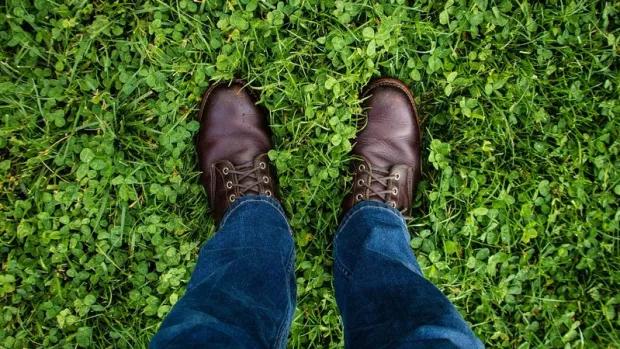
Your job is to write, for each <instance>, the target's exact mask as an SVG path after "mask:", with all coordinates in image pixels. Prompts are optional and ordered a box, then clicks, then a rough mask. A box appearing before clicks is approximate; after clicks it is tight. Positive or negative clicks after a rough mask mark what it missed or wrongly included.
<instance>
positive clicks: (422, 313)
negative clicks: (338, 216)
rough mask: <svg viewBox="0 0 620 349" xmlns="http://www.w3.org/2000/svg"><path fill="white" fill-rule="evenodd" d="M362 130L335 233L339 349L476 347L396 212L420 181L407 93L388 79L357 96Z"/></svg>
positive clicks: (403, 209) (414, 118)
mask: <svg viewBox="0 0 620 349" xmlns="http://www.w3.org/2000/svg"><path fill="white" fill-rule="evenodd" d="M360 98H363V99H364V103H363V107H364V109H365V113H366V125H365V128H364V129H363V130H361V131H360V132H358V134H357V140H356V144H355V146H354V147H353V149H352V151H351V152H352V154H353V155H354V156H355V157H354V161H353V162H352V163H353V183H352V184H353V185H352V186H353V188H352V190H351V192H350V193H349V194H348V195H347V196H346V197H345V199H344V201H343V209H344V212H346V215H345V216H344V219H343V221H342V223H341V225H340V228H339V229H338V233H337V234H336V238H335V242H334V249H335V260H336V263H335V280H334V283H335V287H336V301H337V302H338V306H339V307H340V312H341V314H342V320H343V321H344V333H345V343H346V346H347V348H356V349H358V348H373V349H374V348H482V343H481V342H480V341H479V340H478V339H477V338H476V337H475V336H474V334H473V332H472V331H471V329H470V328H469V326H467V324H466V323H465V321H464V320H463V318H462V317H461V316H460V315H459V313H458V312H457V311H456V309H455V308H454V307H453V306H452V304H450V301H449V300H448V299H447V298H446V297H445V296H444V295H443V294H442V293H441V292H440V291H439V290H438V289H437V288H435V286H433V284H431V283H430V282H428V281H427V280H426V279H424V276H423V275H422V272H421V271H420V267H419V266H418V262H417V261H416V260H415V257H414V256H413V253H412V252H411V249H410V248H409V233H408V232H407V228H406V226H405V219H404V216H403V214H406V213H407V212H408V211H409V209H410V207H411V204H412V201H413V198H414V193H415V188H416V184H417V182H418V181H419V179H420V173H421V169H420V162H421V161H420V125H419V121H418V112H417V109H416V105H415V101H414V97H413V94H412V93H411V91H410V90H409V88H408V87H407V86H406V85H405V84H404V83H402V82H401V81H398V80H396V79H391V78H381V79H377V80H374V81H372V82H371V83H370V84H369V85H368V86H366V88H365V89H364V91H362V93H361V94H360Z"/></svg>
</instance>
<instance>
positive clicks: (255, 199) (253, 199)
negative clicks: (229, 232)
mask: <svg viewBox="0 0 620 349" xmlns="http://www.w3.org/2000/svg"><path fill="white" fill-rule="evenodd" d="M248 203H264V204H267V205H269V206H271V207H273V208H275V209H276V211H278V213H280V216H282V219H283V220H284V222H286V228H287V229H288V232H289V234H291V236H292V235H293V232H292V231H291V226H290V224H289V222H288V218H287V217H286V213H284V209H283V208H282V205H280V202H278V201H277V200H276V199H274V198H272V197H270V196H266V195H246V196H243V197H241V198H240V199H239V200H237V201H235V202H233V204H232V205H230V207H229V208H228V210H226V213H225V214H224V217H223V218H222V223H221V224H220V227H219V229H218V230H221V229H222V228H223V227H224V225H226V223H227V221H228V218H229V217H230V215H232V214H233V213H234V212H235V211H236V210H237V209H239V207H241V206H243V205H245V204H248Z"/></svg>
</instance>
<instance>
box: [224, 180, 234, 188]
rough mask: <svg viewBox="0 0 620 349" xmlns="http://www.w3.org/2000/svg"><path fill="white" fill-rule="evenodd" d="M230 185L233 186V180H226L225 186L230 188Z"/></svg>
mask: <svg viewBox="0 0 620 349" xmlns="http://www.w3.org/2000/svg"><path fill="white" fill-rule="evenodd" d="M232 187H233V182H231V181H228V182H226V188H228V189H232Z"/></svg>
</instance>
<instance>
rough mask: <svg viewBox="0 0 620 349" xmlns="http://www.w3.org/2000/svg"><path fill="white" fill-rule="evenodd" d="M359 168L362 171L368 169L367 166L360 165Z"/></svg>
mask: <svg viewBox="0 0 620 349" xmlns="http://www.w3.org/2000/svg"><path fill="white" fill-rule="evenodd" d="M357 169H358V170H360V171H364V170H366V166H364V165H360V166H359V167H358V168H357Z"/></svg>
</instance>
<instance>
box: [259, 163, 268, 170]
mask: <svg viewBox="0 0 620 349" xmlns="http://www.w3.org/2000/svg"><path fill="white" fill-rule="evenodd" d="M258 165H259V166H260V168H261V169H263V170H264V169H266V168H267V164H266V163H264V162H261V163H260V164H258Z"/></svg>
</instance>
